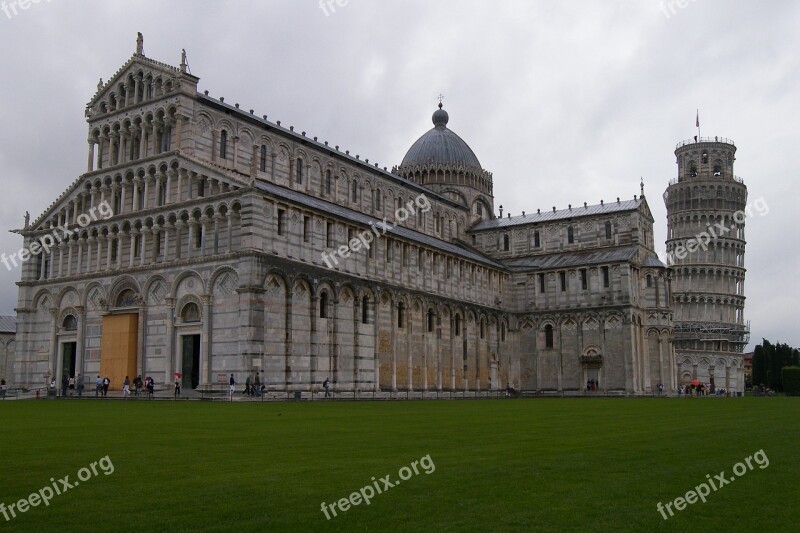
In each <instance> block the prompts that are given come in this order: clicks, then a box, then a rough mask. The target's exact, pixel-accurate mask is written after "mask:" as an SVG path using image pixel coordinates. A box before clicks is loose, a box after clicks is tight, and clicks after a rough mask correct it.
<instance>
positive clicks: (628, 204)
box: [471, 197, 650, 231]
mask: <svg viewBox="0 0 800 533" xmlns="http://www.w3.org/2000/svg"><path fill="white" fill-rule="evenodd" d="M642 204H645V206H646V205H647V203H646V201H645V199H644V197H641V198H637V199H636V200H625V201H622V202H608V203H602V204H596V205H587V206H586V207H584V206H580V207H573V208H572V209H560V210H557V211H545V212H543V213H526V214H525V215H518V216H515V217H507V218H495V219H491V220H484V221H482V222H479V223H478V224H476V225H475V226H474V227H473V228H471V231H485V230H493V229H499V228H507V227H511V226H520V225H523V224H535V223H540V222H553V221H556V220H565V219H570V218H578V217H584V216H595V215H606V214H612V213H622V212H625V211H636V210H637V209H639V207H640V206H642ZM647 213H648V214H649V213H650V211H649V209H648V210H647Z"/></svg>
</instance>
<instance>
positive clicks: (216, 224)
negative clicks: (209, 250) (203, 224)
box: [213, 214, 220, 255]
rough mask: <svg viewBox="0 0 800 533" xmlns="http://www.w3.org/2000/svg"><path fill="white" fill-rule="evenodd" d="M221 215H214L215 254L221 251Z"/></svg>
mask: <svg viewBox="0 0 800 533" xmlns="http://www.w3.org/2000/svg"><path fill="white" fill-rule="evenodd" d="M219 218H220V217H219V215H216V214H215V215H214V217H213V220H214V255H216V254H218V253H219Z"/></svg>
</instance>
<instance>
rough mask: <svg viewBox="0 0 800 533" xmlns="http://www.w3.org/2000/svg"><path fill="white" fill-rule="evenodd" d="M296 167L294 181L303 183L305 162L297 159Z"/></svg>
mask: <svg viewBox="0 0 800 533" xmlns="http://www.w3.org/2000/svg"><path fill="white" fill-rule="evenodd" d="M295 167H296V168H295V176H294V181H296V182H297V183H303V160H302V159H300V158H299V157H298V158H297V161H295Z"/></svg>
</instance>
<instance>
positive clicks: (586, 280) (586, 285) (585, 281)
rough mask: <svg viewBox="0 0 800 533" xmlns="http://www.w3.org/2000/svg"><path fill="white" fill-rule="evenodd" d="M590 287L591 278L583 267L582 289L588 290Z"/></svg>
mask: <svg viewBox="0 0 800 533" xmlns="http://www.w3.org/2000/svg"><path fill="white" fill-rule="evenodd" d="M588 288H589V278H588V275H587V273H586V269H585V268H582V269H581V289H583V290H586V289H588Z"/></svg>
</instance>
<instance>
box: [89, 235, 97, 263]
mask: <svg viewBox="0 0 800 533" xmlns="http://www.w3.org/2000/svg"><path fill="white" fill-rule="evenodd" d="M96 240H97V239H96V238H95V236H94V235H91V234H89V237H88V238H87V239H86V272H91V271H92V248H94V243H95V241H96Z"/></svg>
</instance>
